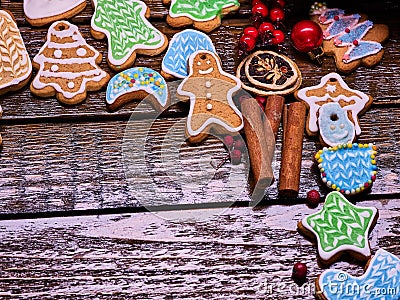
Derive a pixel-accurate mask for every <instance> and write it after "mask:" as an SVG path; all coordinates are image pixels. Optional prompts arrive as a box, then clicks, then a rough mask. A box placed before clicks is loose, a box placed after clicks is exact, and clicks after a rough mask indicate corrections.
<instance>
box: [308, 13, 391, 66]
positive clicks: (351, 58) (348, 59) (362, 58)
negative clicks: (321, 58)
mask: <svg viewBox="0 0 400 300" xmlns="http://www.w3.org/2000/svg"><path fill="white" fill-rule="evenodd" d="M311 15H312V16H311V19H312V20H313V21H315V22H316V23H318V24H319V25H320V27H321V28H322V30H323V32H324V42H323V44H322V47H323V49H324V52H325V53H326V54H327V55H330V56H333V57H334V58H335V61H336V66H337V68H338V70H339V71H341V72H344V73H349V72H351V71H353V70H354V69H356V68H357V67H358V66H359V65H363V66H366V67H372V66H374V65H376V64H377V63H378V62H380V61H381V59H382V57H383V47H382V45H381V43H382V42H384V41H385V40H387V39H388V38H389V27H388V26H387V25H385V24H374V23H373V22H371V21H370V20H368V19H367V16H366V15H359V14H352V15H345V11H344V10H342V9H338V8H331V9H326V8H324V9H316V10H313V9H312V10H311Z"/></svg>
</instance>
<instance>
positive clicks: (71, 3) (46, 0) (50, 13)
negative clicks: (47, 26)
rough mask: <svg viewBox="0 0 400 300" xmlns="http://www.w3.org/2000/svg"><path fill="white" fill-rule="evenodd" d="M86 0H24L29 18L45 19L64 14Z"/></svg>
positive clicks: (26, 14) (25, 10) (25, 11)
mask: <svg viewBox="0 0 400 300" xmlns="http://www.w3.org/2000/svg"><path fill="white" fill-rule="evenodd" d="M85 2H86V1H85V0H24V13H25V16H27V17H28V18H29V19H32V20H36V19H44V18H50V17H54V16H58V15H62V14H64V13H66V12H69V11H70V10H73V9H74V8H76V7H77V6H79V5H81V4H83V3H85Z"/></svg>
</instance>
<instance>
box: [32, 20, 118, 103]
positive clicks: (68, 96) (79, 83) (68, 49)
mask: <svg viewBox="0 0 400 300" xmlns="http://www.w3.org/2000/svg"><path fill="white" fill-rule="evenodd" d="M101 58H102V56H101V54H100V53H99V52H98V51H97V50H95V49H94V48H93V47H92V46H90V45H88V44H87V43H86V41H85V39H84V38H83V37H82V35H81V33H80V32H79V30H78V27H77V26H75V25H73V24H71V23H69V22H67V21H59V22H55V23H54V24H53V25H52V26H51V27H50V28H49V31H48V34H47V41H46V43H45V44H44V45H43V47H42V48H41V49H40V51H39V53H38V54H37V55H36V56H35V57H34V59H33V66H34V67H35V68H36V69H38V73H37V75H36V77H35V79H34V80H33V81H32V84H31V91H32V93H34V94H35V95H37V96H41V97H52V96H54V95H55V96H56V97H57V99H58V100H59V101H61V102H63V103H65V104H77V103H79V102H82V101H83V100H85V98H86V92H87V91H98V90H100V89H101V88H103V87H104V86H105V85H106V84H107V82H108V80H109V79H110V76H109V75H108V74H107V73H106V72H104V71H103V70H102V69H100V67H99V66H98V65H97V64H98V63H100V62H101Z"/></svg>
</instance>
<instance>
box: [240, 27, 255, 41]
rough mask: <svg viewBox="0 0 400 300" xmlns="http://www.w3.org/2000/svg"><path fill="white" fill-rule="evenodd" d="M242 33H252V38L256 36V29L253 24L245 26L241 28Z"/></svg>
mask: <svg viewBox="0 0 400 300" xmlns="http://www.w3.org/2000/svg"><path fill="white" fill-rule="evenodd" d="M243 34H248V35H252V36H254V38H258V30H257V28H255V27H254V26H250V27H246V28H245V29H244V30H243Z"/></svg>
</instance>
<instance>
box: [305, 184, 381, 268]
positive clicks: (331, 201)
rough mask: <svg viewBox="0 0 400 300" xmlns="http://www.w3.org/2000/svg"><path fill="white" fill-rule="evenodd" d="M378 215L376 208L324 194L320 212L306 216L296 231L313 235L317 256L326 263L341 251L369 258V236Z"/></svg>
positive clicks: (336, 193) (335, 195) (338, 194)
mask: <svg viewBox="0 0 400 300" xmlns="http://www.w3.org/2000/svg"><path fill="white" fill-rule="evenodd" d="M377 216H378V211H377V209H376V208H374V207H360V206H356V205H353V204H352V203H350V202H349V201H348V200H347V199H346V198H345V197H344V196H343V195H342V194H340V193H338V192H332V193H330V194H328V195H327V197H326V200H325V204H324V207H323V208H322V210H321V211H319V212H317V213H315V214H312V215H309V216H307V217H305V218H304V219H303V220H302V221H301V222H300V223H299V229H300V230H302V229H303V230H305V231H306V232H311V233H312V234H313V235H315V236H316V238H317V242H318V254H319V256H320V258H321V259H322V260H323V261H325V262H329V261H331V260H332V259H335V257H336V256H337V255H339V253H340V252H342V251H350V252H352V253H357V254H359V256H362V257H364V258H369V257H370V256H371V250H370V247H369V243H368V234H369V232H370V230H371V229H372V227H373V225H374V224H375V221H376V219H377Z"/></svg>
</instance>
